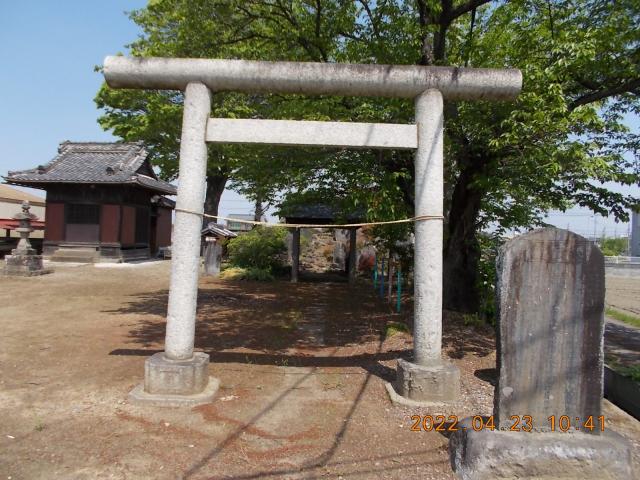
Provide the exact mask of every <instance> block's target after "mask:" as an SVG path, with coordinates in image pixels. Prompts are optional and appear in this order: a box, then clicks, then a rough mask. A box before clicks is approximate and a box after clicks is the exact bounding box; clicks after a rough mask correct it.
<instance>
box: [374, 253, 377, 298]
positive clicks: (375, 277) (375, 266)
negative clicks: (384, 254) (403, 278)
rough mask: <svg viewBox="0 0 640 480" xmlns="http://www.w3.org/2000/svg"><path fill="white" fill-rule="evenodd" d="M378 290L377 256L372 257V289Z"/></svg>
mask: <svg viewBox="0 0 640 480" xmlns="http://www.w3.org/2000/svg"><path fill="white" fill-rule="evenodd" d="M376 288H378V255H377V254H374V256H373V289H374V290H375V289H376Z"/></svg>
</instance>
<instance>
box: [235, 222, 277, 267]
mask: <svg viewBox="0 0 640 480" xmlns="http://www.w3.org/2000/svg"><path fill="white" fill-rule="evenodd" d="M286 237H287V230H286V229H285V228H279V227H277V228H270V227H256V228H254V229H253V230H251V231H249V232H247V233H243V234H241V235H239V236H238V237H237V238H234V239H232V240H231V241H229V244H228V246H227V251H228V252H229V263H230V264H231V265H233V266H236V267H242V268H248V269H251V268H254V269H260V270H265V271H267V272H271V271H272V270H273V269H276V268H278V267H279V266H280V265H281V262H280V259H279V255H280V254H282V253H283V252H285V251H286V248H287V246H286V242H285V239H286Z"/></svg>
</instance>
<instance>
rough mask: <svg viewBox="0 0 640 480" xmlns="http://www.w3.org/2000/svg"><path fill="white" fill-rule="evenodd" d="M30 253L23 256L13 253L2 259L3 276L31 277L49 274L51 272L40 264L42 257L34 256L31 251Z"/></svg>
mask: <svg viewBox="0 0 640 480" xmlns="http://www.w3.org/2000/svg"><path fill="white" fill-rule="evenodd" d="M30 250H31V249H30ZM32 252H33V253H27V254H24V255H23V254H20V253H14V254H13V255H7V256H6V257H4V259H5V267H4V273H5V275H11V276H18V277H31V276H34V275H44V274H45V273H51V270H49V269H46V268H44V264H43V263H42V255H35V250H32Z"/></svg>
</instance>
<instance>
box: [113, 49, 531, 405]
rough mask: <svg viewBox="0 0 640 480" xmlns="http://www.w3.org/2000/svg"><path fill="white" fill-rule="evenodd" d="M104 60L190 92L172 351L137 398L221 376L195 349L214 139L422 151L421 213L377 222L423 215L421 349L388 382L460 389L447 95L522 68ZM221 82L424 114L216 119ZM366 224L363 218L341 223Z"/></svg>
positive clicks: (187, 400)
mask: <svg viewBox="0 0 640 480" xmlns="http://www.w3.org/2000/svg"><path fill="white" fill-rule="evenodd" d="M103 71H104V76H105V79H106V81H107V84H108V85H109V86H110V87H112V88H141V89H154V90H182V91H184V92H185V109H184V116H183V124H182V140H181V146H180V171H179V175H180V184H179V187H178V199H177V205H176V207H177V208H176V220H175V222H176V226H175V228H174V238H173V252H174V257H173V262H172V263H173V266H172V271H171V284H170V289H169V309H168V313H167V335H166V343H165V352H163V353H160V354H157V355H154V356H153V357H151V359H149V360H147V363H146V368H145V383H144V387H142V386H140V387H138V388H137V389H136V390H135V393H133V394H132V398H133V399H134V400H140V401H147V402H154V403H160V404H167V403H168V404H194V403H202V402H208V401H211V400H212V398H213V395H214V393H215V387H217V381H215V380H214V379H209V377H208V376H207V375H206V368H204V369H203V366H202V365H203V363H204V362H207V361H208V356H207V355H205V354H203V353H194V352H193V343H194V329H195V306H196V300H197V285H198V269H197V261H198V246H199V243H200V227H201V224H202V222H201V215H203V211H202V208H203V204H204V180H205V167H206V142H212V143H255V144H269V145H301V146H324V147H327V146H329V147H347V148H381V149H405V150H414V151H415V152H416V154H415V179H416V182H415V207H416V208H415V217H414V218H412V219H404V220H397V221H392V222H377V224H385V223H402V222H408V221H413V222H415V252H414V272H415V275H414V351H413V359H412V362H407V361H404V360H399V361H398V375H397V377H398V379H397V382H396V384H395V386H391V385H388V386H387V389H388V391H389V394H390V395H391V397H392V399H393V400H394V401H398V402H409V403H415V402H449V401H453V400H455V399H456V398H457V393H458V389H459V372H458V370H457V368H455V367H454V366H453V365H451V364H449V363H448V362H444V361H443V360H442V359H441V343H442V214H443V101H444V100H449V101H455V100H512V99H514V98H515V97H516V96H517V95H518V94H519V93H520V90H521V88H522V75H521V73H520V71H519V70H514V69H473V68H457V67H425V66H413V65H355V64H340V63H332V64H329V63H306V62H257V61H244V60H209V59H177V58H140V57H137V58H128V57H122V56H116V57H114V56H111V57H107V58H106V59H105V62H104V69H103ZM216 91H234V92H246V93H283V94H286V93H292V94H306V95H337V96H367V97H395V98H409V99H413V100H414V102H415V109H416V110H415V111H416V114H415V124H408V125H406V124H382V123H351V122H305V121H289V120H239V119H210V118H209V112H210V108H211V92H216ZM288 226H291V227H293V228H304V227H305V226H304V225H288ZM330 226H331V227H335V225H330ZM357 226H364V225H361V224H353V225H343V227H354V228H355V227H357ZM314 227H318V225H314ZM380 280H381V281H382V277H381V278H380ZM390 281H391V279H390ZM194 378H196V379H197V381H194V380H193V379H194Z"/></svg>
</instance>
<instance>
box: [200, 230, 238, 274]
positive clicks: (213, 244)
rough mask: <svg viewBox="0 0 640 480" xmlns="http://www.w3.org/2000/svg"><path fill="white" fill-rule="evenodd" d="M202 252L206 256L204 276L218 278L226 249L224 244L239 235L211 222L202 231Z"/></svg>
mask: <svg viewBox="0 0 640 480" xmlns="http://www.w3.org/2000/svg"><path fill="white" fill-rule="evenodd" d="M201 233H202V243H203V245H202V250H203V256H204V274H205V275H207V276H212V277H217V276H218V275H220V267H221V265H222V256H223V254H224V251H225V248H224V246H223V242H224V241H225V240H227V239H230V238H236V237H237V236H238V235H237V234H236V233H234V232H232V231H231V230H228V229H226V228H225V227H224V226H222V225H219V224H217V223H214V222H209V223H207V225H206V226H205V227H204V228H203V229H202V232H201Z"/></svg>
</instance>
